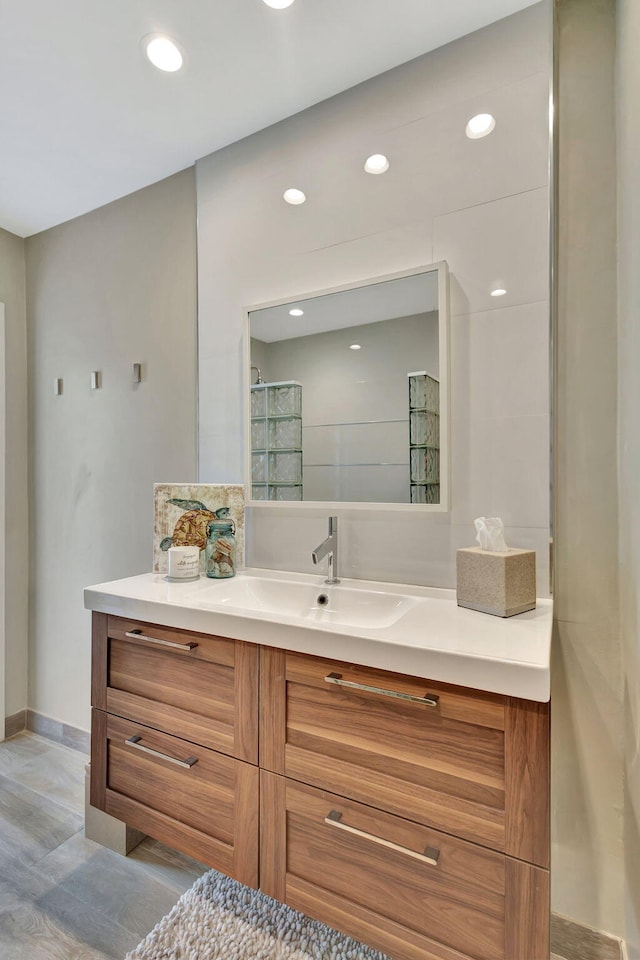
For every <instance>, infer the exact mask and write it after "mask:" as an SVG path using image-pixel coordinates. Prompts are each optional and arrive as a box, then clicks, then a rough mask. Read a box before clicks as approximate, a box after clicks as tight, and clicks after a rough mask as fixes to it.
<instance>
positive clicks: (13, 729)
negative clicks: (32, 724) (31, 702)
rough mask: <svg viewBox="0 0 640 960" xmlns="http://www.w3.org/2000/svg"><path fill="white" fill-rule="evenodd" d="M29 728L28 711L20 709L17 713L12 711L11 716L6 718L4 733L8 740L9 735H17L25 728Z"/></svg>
mask: <svg viewBox="0 0 640 960" xmlns="http://www.w3.org/2000/svg"><path fill="white" fill-rule="evenodd" d="M26 729H27V711H26V710H18V712H17V713H12V714H11V716H10V717H5V718H4V735H5V738H6V739H7V740H8V739H9V737H15V735H16V734H17V733H22V731H23V730H26Z"/></svg>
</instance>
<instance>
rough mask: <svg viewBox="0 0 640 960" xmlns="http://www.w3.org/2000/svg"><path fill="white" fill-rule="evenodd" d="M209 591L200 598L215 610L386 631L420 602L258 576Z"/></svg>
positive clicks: (220, 582)
mask: <svg viewBox="0 0 640 960" xmlns="http://www.w3.org/2000/svg"><path fill="white" fill-rule="evenodd" d="M315 579H316V578H314V580H315ZM208 586H209V589H208V590H207V591H205V590H203V589H200V591H199V594H198V601H199V603H200V604H202V605H205V606H206V605H207V603H210V604H211V606H215V607H217V608H228V609H230V610H231V609H233V610H237V611H243V612H249V611H251V612H253V613H259V614H263V615H265V616H273V615H276V616H284V617H294V618H296V619H299V620H303V621H306V622H309V624H310V625H313V624H318V625H320V624H333V625H335V626H344V627H363V628H367V629H371V628H376V627H379V628H384V627H390V626H391V625H392V624H394V623H397V621H398V620H400V618H401V617H403V616H404V614H405V613H407V612H408V611H409V610H411V609H412V608H413V607H415V606H416V605H417V604H419V603H420V602H421V601H420V598H418V597H410V596H409V597H407V596H398V595H397V594H393V593H385V592H384V591H379V590H366V589H358V588H356V587H353V586H347V585H342V584H324V583H320V584H318V583H299V582H296V581H293V580H274V579H271V578H268V577H256V576H251V577H243V576H238V577H235V578H234V579H233V580H217V581H216V580H210V581H209V584H208ZM207 595H208V596H207Z"/></svg>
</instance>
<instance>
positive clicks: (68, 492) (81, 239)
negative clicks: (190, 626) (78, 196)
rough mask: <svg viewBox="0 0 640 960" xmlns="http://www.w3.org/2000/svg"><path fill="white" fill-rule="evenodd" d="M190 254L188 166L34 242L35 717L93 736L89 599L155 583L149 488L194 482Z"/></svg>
mask: <svg viewBox="0 0 640 960" xmlns="http://www.w3.org/2000/svg"><path fill="white" fill-rule="evenodd" d="M195 241H196V234H195V191H194V172H193V169H190V170H185V171H184V172H182V173H180V174H177V175H176V176H174V177H170V178H169V179H167V180H164V181H161V182H160V183H157V184H154V185H153V186H150V187H147V188H146V189H144V190H140V191H139V192H137V193H134V194H131V195H130V196H128V197H124V198H123V199H121V200H118V201H116V202H114V203H112V204H109V205H108V206H106V207H102V208H100V209H98V210H94V211H93V212H91V213H88V214H86V215H85V216H82V217H79V218H78V219H76V220H72V221H70V222H68V223H65V224H63V225H62V226H59V227H55V228H53V229H52V230H47V231H46V232H44V233H41V234H38V235H36V236H33V237H30V238H29V239H28V240H27V241H26V251H27V313H28V326H29V384H30V455H31V462H30V478H31V539H30V555H31V572H30V576H31V585H32V588H31V592H32V603H31V623H30V670H29V706H30V708H32V709H33V710H36V711H38V712H40V713H43V714H46V715H47V716H49V717H53V718H55V719H57V720H62V721H64V722H66V723H69V724H72V725H73V726H77V727H81V728H84V729H88V728H89V721H90V717H89V693H90V652H91V643H90V614H89V613H88V612H87V611H85V610H84V609H83V595H82V591H83V588H84V587H85V586H86V585H87V584H89V583H96V582H101V581H104V580H110V579H116V578H119V577H125V576H128V575H131V574H136V573H142V572H145V571H148V570H150V569H151V563H152V531H153V483H154V481H193V480H194V479H195V473H196V436H195V422H196V388H195V369H196V342H195V333H196V319H195V316H196V243H195ZM134 362H142V363H143V369H144V375H143V382H142V383H141V384H140V385H138V386H134V385H133V384H132V364H133V363H134ZM92 370H101V371H102V376H103V386H102V389H101V390H97V391H92V390H90V388H89V376H90V372H91V371H92ZM55 377H63V378H64V394H63V396H61V397H56V396H54V395H53V380H54V378H55Z"/></svg>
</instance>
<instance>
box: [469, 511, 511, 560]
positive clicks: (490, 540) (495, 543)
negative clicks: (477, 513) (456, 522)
mask: <svg viewBox="0 0 640 960" xmlns="http://www.w3.org/2000/svg"><path fill="white" fill-rule="evenodd" d="M473 522H474V523H475V525H476V533H477V536H476V540H477V541H478V543H479V544H480V547H481V549H482V550H489V551H490V552H491V553H506V552H507V550H508V549H509V548H508V547H507V545H506V543H505V542H504V523H503V522H502V520H501V519H500V517H478V518H477V520H474V521H473Z"/></svg>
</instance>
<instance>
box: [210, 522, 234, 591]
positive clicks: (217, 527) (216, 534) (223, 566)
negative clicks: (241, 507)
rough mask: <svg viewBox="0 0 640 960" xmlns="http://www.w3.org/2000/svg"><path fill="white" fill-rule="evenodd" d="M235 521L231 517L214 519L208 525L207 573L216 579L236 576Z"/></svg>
mask: <svg viewBox="0 0 640 960" xmlns="http://www.w3.org/2000/svg"><path fill="white" fill-rule="evenodd" d="M235 529H236V528H235V523H234V522H233V520H231V519H220V520H212V521H211V522H210V523H209V525H208V526H207V543H206V546H205V551H204V556H205V573H206V574H207V576H208V577H212V578H213V579H215V580H222V579H225V578H227V577H233V576H235V572H236V538H235Z"/></svg>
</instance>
